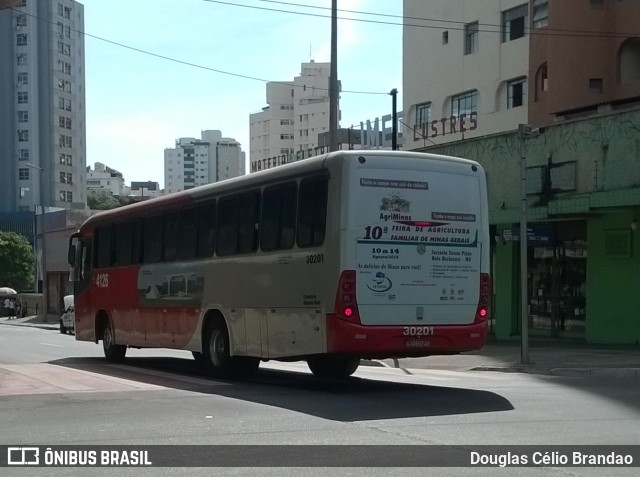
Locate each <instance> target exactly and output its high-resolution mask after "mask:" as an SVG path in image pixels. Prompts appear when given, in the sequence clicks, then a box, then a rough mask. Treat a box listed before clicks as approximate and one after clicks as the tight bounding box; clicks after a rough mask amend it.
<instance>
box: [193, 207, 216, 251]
mask: <svg viewBox="0 0 640 477" xmlns="http://www.w3.org/2000/svg"><path fill="white" fill-rule="evenodd" d="M197 220H198V232H197V234H198V245H197V247H198V250H197V256H198V258H209V257H212V256H213V251H214V246H215V243H216V241H215V237H216V234H215V232H216V203H215V201H213V202H211V203H207V204H202V205H200V206H199V207H198V219H197Z"/></svg>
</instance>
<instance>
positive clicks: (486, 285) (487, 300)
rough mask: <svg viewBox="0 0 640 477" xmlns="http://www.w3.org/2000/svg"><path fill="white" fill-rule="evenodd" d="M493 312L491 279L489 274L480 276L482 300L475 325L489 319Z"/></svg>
mask: <svg viewBox="0 0 640 477" xmlns="http://www.w3.org/2000/svg"><path fill="white" fill-rule="evenodd" d="M490 311H491V277H490V276H489V274H488V273H481V274H480V300H479V301H478V310H477V311H476V319H475V323H479V322H481V321H486V320H488V319H489V312H490Z"/></svg>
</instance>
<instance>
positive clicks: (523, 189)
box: [518, 124, 541, 364]
mask: <svg viewBox="0 0 640 477" xmlns="http://www.w3.org/2000/svg"><path fill="white" fill-rule="evenodd" d="M540 131H541V129H531V126H530V125H529V124H520V125H518V136H519V137H520V140H521V141H522V154H521V158H520V200H521V202H522V209H521V213H520V328H521V330H520V340H521V347H520V362H521V363H522V364H529V363H530V359H529V306H528V301H529V293H528V287H527V285H528V281H529V277H528V273H527V271H528V270H527V242H528V235H529V234H528V224H527V154H526V145H527V140H528V139H532V138H535V137H537V136H538V135H539V134H540Z"/></svg>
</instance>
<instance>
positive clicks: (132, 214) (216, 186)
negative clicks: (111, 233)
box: [81, 150, 481, 229]
mask: <svg viewBox="0 0 640 477" xmlns="http://www.w3.org/2000/svg"><path fill="white" fill-rule="evenodd" d="M389 155H395V156H401V157H406V158H410V157H414V158H421V159H427V158H428V159H430V160H435V161H444V162H449V163H451V162H454V163H459V164H468V165H476V166H478V167H480V168H481V166H480V164H479V163H477V162H475V161H472V160H469V159H462V158H459V157H453V156H444V155H438V154H429V153H421V152H410V151H385V150H350V151H337V152H330V153H328V154H322V155H319V156H314V157H310V158H308V159H302V160H300V161H296V162H291V163H288V164H283V165H281V166H277V167H273V168H269V169H265V170H262V171H259V172H254V173H251V174H247V175H244V176H239V177H234V178H231V179H226V180H224V181H220V182H213V183H211V184H206V185H202V186H198V187H194V188H193V189H188V190H184V191H180V192H174V193H172V194H169V195H166V196H162V197H156V198H152V199H148V200H145V201H143V202H138V203H135V204H130V205H125V206H122V207H118V208H115V209H110V210H106V211H104V212H99V213H97V214H95V215H93V216H91V217H89V218H88V219H87V220H86V221H85V222H84V223H83V224H82V226H81V228H83V229H84V228H86V227H87V226H89V227H92V226H97V225H99V224H101V223H105V222H110V221H114V220H121V219H126V218H136V217H141V216H147V215H153V214H154V212H158V213H160V212H162V211H164V210H166V209H167V206H169V205H171V206H175V205H178V204H180V203H188V202H190V201H192V200H198V199H200V198H203V199H204V198H206V197H209V196H210V195H212V194H219V193H232V192H234V191H235V190H238V189H240V188H247V187H251V186H254V185H256V184H263V183H265V182H271V181H273V182H275V181H278V180H283V179H286V178H287V177H293V176H296V175H299V174H301V173H313V172H315V171H321V170H324V169H325V168H326V164H327V162H331V161H333V160H341V159H342V158H346V157H359V156H369V157H371V156H378V157H384V156H389Z"/></svg>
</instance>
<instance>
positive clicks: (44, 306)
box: [25, 162, 47, 323]
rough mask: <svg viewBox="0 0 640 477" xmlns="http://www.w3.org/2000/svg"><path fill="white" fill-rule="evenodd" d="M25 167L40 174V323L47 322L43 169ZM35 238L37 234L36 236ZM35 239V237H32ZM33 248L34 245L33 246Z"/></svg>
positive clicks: (28, 165)
mask: <svg viewBox="0 0 640 477" xmlns="http://www.w3.org/2000/svg"><path fill="white" fill-rule="evenodd" d="M25 166H27V167H31V168H32V169H37V170H38V172H39V173H40V248H41V251H40V253H41V255H40V268H41V273H42V313H43V315H42V322H43V323H46V322H47V241H46V234H45V231H44V203H45V200H44V198H45V195H44V169H43V168H42V167H40V166H36V165H35V164H31V163H29V162H27V163H25ZM36 232H37V231H36ZM36 236H37V234H36ZM34 238H35V237H34ZM34 246H35V244H34Z"/></svg>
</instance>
